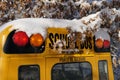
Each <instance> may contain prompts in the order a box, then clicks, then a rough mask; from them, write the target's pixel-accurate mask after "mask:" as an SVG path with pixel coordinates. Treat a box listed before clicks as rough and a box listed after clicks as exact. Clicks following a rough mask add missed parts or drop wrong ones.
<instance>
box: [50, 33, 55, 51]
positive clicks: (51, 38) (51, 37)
mask: <svg viewBox="0 0 120 80" xmlns="http://www.w3.org/2000/svg"><path fill="white" fill-rule="evenodd" d="M53 38H54V35H53V34H52V33H50V34H49V40H50V42H51V43H49V47H50V48H51V49H53V45H54V41H53Z"/></svg>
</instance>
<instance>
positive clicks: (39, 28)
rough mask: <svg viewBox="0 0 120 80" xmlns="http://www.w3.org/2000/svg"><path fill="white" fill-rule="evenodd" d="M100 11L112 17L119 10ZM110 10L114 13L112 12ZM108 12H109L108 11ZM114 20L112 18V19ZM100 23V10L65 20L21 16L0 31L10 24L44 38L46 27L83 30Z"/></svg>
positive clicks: (5, 25) (7, 24) (0, 28)
mask: <svg viewBox="0 0 120 80" xmlns="http://www.w3.org/2000/svg"><path fill="white" fill-rule="evenodd" d="M102 11H107V14H109V16H110V17H111V18H114V17H115V16H116V15H118V13H119V12H120V11H118V10H115V9H107V8H106V9H104V10H102ZM112 11H113V12H114V13H115V14H114V15H113V14H112ZM109 12H110V13H109ZM113 20H114V19H113ZM101 23H102V19H101V18H100V12H97V13H95V14H91V15H89V16H87V17H83V18H82V19H79V20H77V19H74V20H65V19H47V18H23V19H18V20H14V21H11V22H8V23H6V24H4V25H3V26H1V27H0V31H2V30H3V29H5V28H6V27H8V26H10V25H12V28H11V29H10V30H11V31H12V30H14V29H17V31H19V30H20V31H25V32H26V33H27V35H28V36H31V35H32V34H34V33H41V35H42V36H44V39H45V38H46V34H47V31H46V30H47V28H48V27H60V28H66V27H70V28H71V29H72V30H73V31H76V32H81V33H83V32H85V31H86V30H87V29H92V30H94V29H96V28H97V29H99V28H100V26H101Z"/></svg>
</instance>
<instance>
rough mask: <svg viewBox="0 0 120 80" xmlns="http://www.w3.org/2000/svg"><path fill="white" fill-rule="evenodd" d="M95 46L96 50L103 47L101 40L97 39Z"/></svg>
mask: <svg viewBox="0 0 120 80" xmlns="http://www.w3.org/2000/svg"><path fill="white" fill-rule="evenodd" d="M95 45H96V47H97V48H102V47H103V40H102V39H101V38H98V39H97V40H96V41H95Z"/></svg>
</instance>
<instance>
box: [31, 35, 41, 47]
mask: <svg viewBox="0 0 120 80" xmlns="http://www.w3.org/2000/svg"><path fill="white" fill-rule="evenodd" d="M42 43H43V37H42V35H41V34H39V33H37V34H33V35H32V36H31V37H30V44H31V45H32V46H34V47H40V46H41V45H42Z"/></svg>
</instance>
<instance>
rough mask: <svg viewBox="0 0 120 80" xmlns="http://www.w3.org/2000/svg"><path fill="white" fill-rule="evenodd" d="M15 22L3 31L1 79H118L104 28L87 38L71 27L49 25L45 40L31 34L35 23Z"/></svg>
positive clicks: (0, 59)
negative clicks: (114, 72)
mask: <svg viewBox="0 0 120 80" xmlns="http://www.w3.org/2000/svg"><path fill="white" fill-rule="evenodd" d="M26 21H28V20H26ZM13 23H16V21H13ZM13 23H9V24H7V25H4V26H1V29H0V30H1V32H0V80H114V76H113V69H112V61H111V55H110V37H109V35H108V34H107V32H106V31H105V30H104V29H99V30H97V31H96V32H95V33H94V34H92V33H90V32H89V31H88V32H87V33H86V36H84V38H83V35H82V34H81V33H80V32H75V31H72V30H71V29H70V28H69V27H61V26H59V27H55V26H50V27H49V26H48V27H47V29H46V30H45V31H43V32H45V33H46V37H44V36H43V34H42V33H39V32H37V31H34V33H32V34H28V33H29V32H27V31H29V30H28V29H29V28H30V27H31V26H32V25H29V26H28V24H34V23H33V22H29V21H28V23H27V22H25V21H24V22H22V21H20V22H19V24H18V22H17V23H16V24H17V25H12V24H13ZM24 23H25V24H24ZM58 23H59V22H58ZM26 24H27V25H26ZM35 24H37V23H35ZM18 25H22V26H25V27H28V28H27V29H26V30H24V29H23V28H22V26H20V28H18V27H17V28H15V27H14V26H18ZM39 27H41V25H39ZM34 28H36V26H33V28H32V29H31V31H32V30H34ZM41 30H42V29H41V28H38V31H41ZM103 34H104V35H103Z"/></svg>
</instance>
